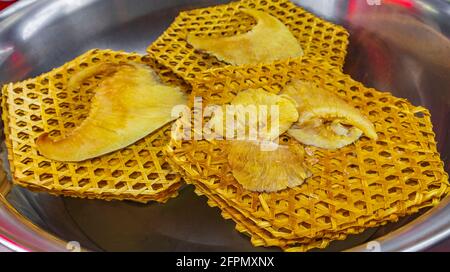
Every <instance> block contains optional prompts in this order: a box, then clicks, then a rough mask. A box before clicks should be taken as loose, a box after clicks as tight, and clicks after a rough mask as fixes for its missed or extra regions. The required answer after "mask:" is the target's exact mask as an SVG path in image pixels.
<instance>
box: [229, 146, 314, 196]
mask: <svg viewBox="0 0 450 272" xmlns="http://www.w3.org/2000/svg"><path fill="white" fill-rule="evenodd" d="M228 163H229V165H230V167H231V170H232V173H233V176H234V177H235V178H236V180H237V181H238V182H239V183H240V184H241V185H242V187H244V188H245V189H247V190H250V191H256V192H276V191H280V190H283V189H286V188H292V187H295V186H299V185H301V184H302V183H303V182H304V181H305V179H307V178H308V177H310V176H311V172H310V171H309V170H308V169H307V166H306V163H305V151H304V149H303V147H302V146H299V145H278V148H276V149H275V150H271V151H267V150H264V149H261V146H260V143H259V142H255V141H230V143H229V153H228Z"/></svg>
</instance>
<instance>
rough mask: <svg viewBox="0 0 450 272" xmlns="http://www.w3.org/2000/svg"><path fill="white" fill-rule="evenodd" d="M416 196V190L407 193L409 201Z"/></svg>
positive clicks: (413, 199)
mask: <svg viewBox="0 0 450 272" xmlns="http://www.w3.org/2000/svg"><path fill="white" fill-rule="evenodd" d="M417 197H418V194H417V192H412V193H410V194H409V195H408V199H409V200H411V201H415V200H416V198H417Z"/></svg>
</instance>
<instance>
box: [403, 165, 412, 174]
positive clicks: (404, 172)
mask: <svg viewBox="0 0 450 272" xmlns="http://www.w3.org/2000/svg"><path fill="white" fill-rule="evenodd" d="M414 172H415V171H414V169H413V168H411V167H406V168H403V169H402V173H403V174H406V175H409V174H412V173H414Z"/></svg>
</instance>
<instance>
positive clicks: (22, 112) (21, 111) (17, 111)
mask: <svg viewBox="0 0 450 272" xmlns="http://www.w3.org/2000/svg"><path fill="white" fill-rule="evenodd" d="M15 113H16V114H17V115H18V116H25V114H26V113H25V111H24V110H20V109H19V110H16V111H15Z"/></svg>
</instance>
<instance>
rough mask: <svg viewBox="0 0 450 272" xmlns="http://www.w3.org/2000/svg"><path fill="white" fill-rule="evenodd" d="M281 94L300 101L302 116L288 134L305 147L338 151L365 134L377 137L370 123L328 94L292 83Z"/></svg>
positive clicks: (308, 85) (315, 87)
mask: <svg viewBox="0 0 450 272" xmlns="http://www.w3.org/2000/svg"><path fill="white" fill-rule="evenodd" d="M282 93H283V94H285V95H288V96H290V97H292V98H293V99H294V100H295V101H296V102H297V109H298V112H299V115H300V117H299V119H298V121H297V122H296V123H295V124H294V126H293V127H292V128H291V129H289V131H288V133H289V134H290V135H291V136H293V137H294V138H295V139H297V140H298V141H299V142H301V143H303V144H306V145H313V146H317V147H321V148H326V149H337V148H341V147H344V146H346V145H349V144H351V143H353V142H355V141H356V140H358V139H359V138H360V137H361V135H362V134H365V135H366V136H367V137H369V138H371V139H376V138H377V133H376V131H375V128H374V126H373V124H372V122H370V120H368V119H367V118H366V117H365V116H363V115H362V114H361V113H360V112H359V110H357V109H356V108H354V107H352V106H351V105H349V104H347V103H346V102H345V101H344V100H342V99H341V98H339V97H338V96H336V95H335V94H333V93H331V92H329V91H326V90H324V89H322V88H319V87H317V86H314V85H313V84H311V83H308V82H303V81H300V80H293V81H292V82H291V83H290V84H289V85H287V86H286V88H285V89H284V90H283V92H282Z"/></svg>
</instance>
